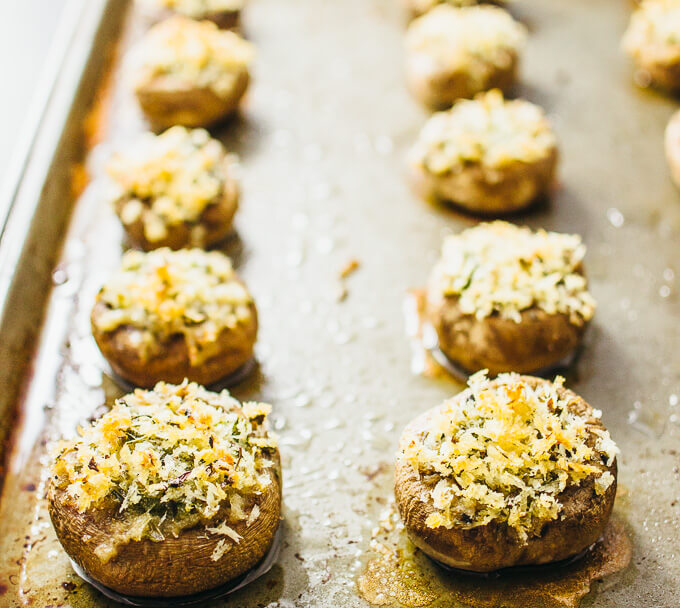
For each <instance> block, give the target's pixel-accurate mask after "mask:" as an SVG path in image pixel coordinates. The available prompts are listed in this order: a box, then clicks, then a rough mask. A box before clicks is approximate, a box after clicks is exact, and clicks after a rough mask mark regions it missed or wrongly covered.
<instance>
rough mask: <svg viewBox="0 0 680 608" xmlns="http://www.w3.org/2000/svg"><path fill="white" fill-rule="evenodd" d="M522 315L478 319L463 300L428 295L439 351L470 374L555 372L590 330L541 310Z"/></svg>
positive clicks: (433, 291) (432, 292) (434, 292)
mask: <svg viewBox="0 0 680 608" xmlns="http://www.w3.org/2000/svg"><path fill="white" fill-rule="evenodd" d="M520 316H521V320H520V322H519V323H517V322H516V321H514V320H513V319H507V318H505V317H502V316H500V315H499V314H497V313H494V314H492V315H490V316H488V317H484V318H483V319H478V318H477V317H476V316H475V315H471V314H467V313H463V312H462V311H461V310H460V306H459V305H458V298H457V297H455V296H445V295H444V294H442V293H441V290H438V289H435V288H432V287H431V288H430V289H429V290H428V294H427V317H428V319H429V321H430V323H432V326H433V327H434V329H435V331H436V332H437V337H438V339H439V348H440V350H441V351H442V352H443V353H444V354H445V355H446V356H447V357H448V358H449V359H451V360H452V361H453V362H454V363H456V364H457V365H459V366H460V367H462V368H463V369H464V370H466V371H468V372H476V371H478V370H480V369H488V370H489V373H490V374H491V375H496V374H499V373H502V372H510V371H516V372H519V373H528V372H535V371H538V370H543V369H545V368H549V367H551V366H554V365H556V364H558V363H559V362H561V361H562V360H563V359H565V358H566V357H568V356H569V355H571V354H572V353H573V352H574V350H576V348H577V347H578V346H579V344H580V343H581V340H582V339H583V334H584V333H585V330H586V328H587V326H588V324H587V322H583V323H582V324H581V325H576V324H574V323H572V322H571V320H570V319H569V315H567V314H562V313H556V314H550V313H547V312H545V311H544V310H542V309H541V308H539V307H537V306H533V307H532V308H529V309H527V310H523V311H522V312H521V313H520Z"/></svg>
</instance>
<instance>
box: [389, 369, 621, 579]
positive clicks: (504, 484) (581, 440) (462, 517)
mask: <svg viewBox="0 0 680 608" xmlns="http://www.w3.org/2000/svg"><path fill="white" fill-rule="evenodd" d="M600 415H601V413H600V412H599V411H597V410H593V409H592V408H591V407H590V405H588V404H587V403H586V402H585V401H584V400H583V399H581V398H580V397H579V396H578V395H576V394H575V393H573V392H572V391H569V390H567V389H566V388H564V386H563V380H562V379H561V378H557V379H556V380H555V382H550V381H548V380H543V379H540V378H533V377H527V376H519V375H517V374H514V373H513V374H502V375H501V376H498V377H497V378H496V379H495V380H489V379H488V378H487V377H486V375H485V373H484V372H479V373H477V374H475V375H474V376H473V377H471V378H470V381H469V386H468V388H467V390H465V391H463V392H462V393H460V394H459V395H457V396H456V397H453V398H452V399H449V400H448V401H445V402H444V403H443V404H442V405H441V406H439V407H436V408H434V409H432V410H429V411H427V412H425V413H424V414H422V415H421V416H419V417H418V418H416V419H415V420H414V421H412V422H411V423H410V424H409V425H408V426H407V427H406V430H405V431H404V433H403V435H402V438H401V442H400V448H399V453H398V455H397V461H396V474H395V494H396V499H397V504H398V507H399V512H400V514H401V517H402V519H403V521H404V524H405V527H406V530H407V532H408V534H409V536H410V538H411V539H412V541H413V542H414V543H415V545H416V546H418V547H419V548H420V549H421V550H422V551H423V552H425V553H426V554H427V555H429V556H430V557H432V558H433V559H435V560H437V561H439V562H441V563H443V564H445V565H447V566H450V567H453V568H457V569H461V570H469V571H474V572H491V571H494V570H499V569H502V568H508V567H513V566H527V565H539V564H548V563H551V562H558V561H562V560H565V559H568V558H571V557H574V556H577V555H579V554H580V553H581V552H583V551H584V550H586V549H587V548H588V547H590V546H591V545H592V544H593V543H595V542H596V541H597V540H598V539H599V538H600V536H601V535H602V533H603V531H604V529H605V526H606V524H607V522H608V520H609V517H610V515H611V512H612V508H613V504H614V498H615V495H616V476H617V466H616V456H617V453H618V449H617V447H616V444H615V443H614V441H613V440H612V439H611V437H610V435H609V432H608V431H607V430H606V429H605V428H604V426H603V425H602V423H601V421H600Z"/></svg>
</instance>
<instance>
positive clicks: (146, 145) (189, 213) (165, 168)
mask: <svg viewBox="0 0 680 608" xmlns="http://www.w3.org/2000/svg"><path fill="white" fill-rule="evenodd" d="M107 170H108V173H109V175H111V177H112V178H113V179H114V180H115V182H116V184H117V185H118V186H119V189H120V192H118V193H117V195H118V199H119V200H122V201H123V202H122V206H121V207H120V209H119V215H120V217H121V220H122V221H123V223H124V224H126V225H130V224H133V223H135V222H137V221H140V220H141V221H142V223H143V226H144V236H145V237H146V239H147V240H148V241H150V242H152V243H153V242H158V241H161V240H163V239H164V238H166V237H167V236H168V227H170V226H176V225H179V224H182V223H188V224H200V219H201V215H202V213H203V212H204V211H205V209H206V207H208V206H209V205H210V204H214V203H216V202H217V201H218V199H219V197H220V196H221V195H223V192H224V187H225V179H226V178H227V175H226V160H225V152H224V148H223V147H222V144H221V143H220V142H219V141H217V140H215V139H212V138H211V137H210V134H209V133H208V132H207V131H206V130H204V129H193V130H189V129H185V128H184V127H179V126H176V127H172V128H170V129H168V130H167V131H165V132H164V133H163V134H161V135H154V134H153V133H145V134H144V135H143V136H142V137H140V138H138V140H137V141H135V142H134V144H133V145H131V146H129V147H128V148H127V149H126V150H125V151H123V152H122V153H118V154H116V155H114V156H113V157H112V159H111V160H110V161H109V164H108V166H107ZM194 232H196V236H200V235H201V234H202V232H201V231H200V230H199V231H192V234H193V233H194ZM194 240H197V241H198V242H196V243H194V244H195V245H202V244H204V243H203V242H201V239H200V238H197V239H194Z"/></svg>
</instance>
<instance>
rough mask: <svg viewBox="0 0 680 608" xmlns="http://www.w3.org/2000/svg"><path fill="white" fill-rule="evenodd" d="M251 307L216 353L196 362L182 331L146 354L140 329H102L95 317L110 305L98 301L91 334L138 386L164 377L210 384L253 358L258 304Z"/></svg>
mask: <svg viewBox="0 0 680 608" xmlns="http://www.w3.org/2000/svg"><path fill="white" fill-rule="evenodd" d="M249 309H250V317H249V318H248V320H247V321H246V322H243V323H239V324H238V325H236V326H235V327H234V328H228V329H224V330H223V331H222V332H221V333H220V334H219V336H218V337H217V341H216V344H215V345H214V346H215V354H214V355H213V356H211V357H209V358H207V359H205V360H204V361H201V362H200V363H199V364H197V365H194V364H193V363H192V362H191V359H190V357H189V350H188V348H187V343H186V339H185V338H184V336H182V335H181V334H178V335H175V336H172V337H171V338H170V339H169V340H167V341H165V342H163V343H162V344H160V345H159V348H158V349H157V351H156V353H155V354H153V355H152V356H150V357H145V355H144V352H143V350H142V348H143V347H142V346H140V344H139V343H138V341H136V340H135V339H134V335H135V334H136V333H137V332H138V331H139V330H137V329H136V328H134V327H132V326H127V325H126V326H121V327H119V328H117V329H115V330H114V331H111V332H102V331H100V330H99V329H97V324H96V322H95V320H96V318H97V316H98V315H100V314H102V313H104V312H105V311H106V310H107V307H106V304H105V303H104V302H101V301H99V300H98V301H97V303H96V304H95V306H94V308H93V310H92V317H91V318H92V333H93V335H94V339H95V341H96V342H97V346H99V349H100V350H101V352H102V354H103V355H104V357H105V358H106V360H107V361H108V362H109V364H110V365H111V367H112V368H113V370H114V371H115V372H116V373H117V374H118V375H119V376H120V377H121V378H124V379H125V380H128V381H129V382H131V383H132V384H134V385H135V386H139V387H143V388H152V387H153V386H154V385H155V384H156V383H157V382H159V381H161V380H163V381H165V382H170V383H173V384H178V383H180V382H182V381H183V380H184V379H185V378H186V379H188V380H189V381H191V382H198V383H199V384H203V385H210V384H214V383H215V382H217V381H219V380H221V379H222V378H225V377H226V376H229V375H230V374H232V373H234V372H235V371H237V370H238V369H239V368H240V367H242V366H243V365H245V364H246V363H247V362H248V361H249V360H250V359H251V358H252V357H253V350H254V347H255V340H256V338H257V328H258V321H257V309H256V307H255V304H254V303H251V304H250V305H249Z"/></svg>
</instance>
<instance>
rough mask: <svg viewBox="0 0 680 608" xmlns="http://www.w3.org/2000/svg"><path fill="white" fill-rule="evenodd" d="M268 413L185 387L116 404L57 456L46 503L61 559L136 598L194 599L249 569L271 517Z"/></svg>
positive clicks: (274, 519)
mask: <svg viewBox="0 0 680 608" xmlns="http://www.w3.org/2000/svg"><path fill="white" fill-rule="evenodd" d="M270 409H271V408H270V406H268V405H265V404H261V403H246V404H241V403H239V402H238V401H236V400H235V399H233V398H232V397H231V396H230V395H229V393H228V392H227V391H223V392H222V393H219V394H218V393H212V392H209V391H207V390H206V389H204V388H203V387H201V386H199V385H197V384H193V383H191V384H190V383H188V382H184V383H182V384H180V385H171V384H165V383H159V384H158V385H157V386H156V387H155V388H154V390H152V391H143V390H136V391H135V392H134V393H132V394H129V395H126V396H125V397H123V398H121V399H119V400H118V401H117V402H116V403H115V405H114V406H113V408H112V409H111V410H110V411H109V412H107V413H106V414H104V415H103V416H102V417H101V418H99V419H98V420H96V421H94V422H93V423H92V424H90V425H89V426H87V427H85V428H80V429H79V436H78V437H77V438H75V439H71V440H63V441H61V442H59V443H58V444H57V445H56V446H55V459H54V463H53V465H52V475H51V477H50V481H49V485H48V494H47V497H48V503H49V512H50V517H51V519H52V523H53V525H54V528H55V530H56V533H57V536H58V538H59V541H60V542H61V544H62V546H63V547H64V550H65V551H66V553H67V554H68V555H69V557H70V558H71V559H72V560H73V561H74V562H75V563H76V565H77V566H78V567H79V568H80V569H82V571H83V572H84V573H85V574H86V575H87V576H89V577H90V578H91V579H93V580H94V581H96V582H97V583H99V584H101V585H103V586H104V587H107V588H109V589H111V590H113V591H115V592H117V593H120V594H124V595H129V596H140V597H176V596H186V595H192V594H195V593H199V592H203V591H206V590H209V589H213V588H215V587H218V586H221V585H223V584H225V583H228V582H229V581H232V580H233V579H236V578H237V577H239V576H240V575H242V574H244V573H245V572H247V571H249V570H250V569H252V568H253V567H254V566H255V565H256V564H258V562H260V560H262V558H263V557H264V556H265V554H266V553H267V552H268V550H269V549H270V547H271V545H272V541H273V539H274V536H275V533H276V530H277V528H278V526H279V520H280V514H281V473H280V458H279V452H278V448H277V442H276V439H275V438H274V437H273V436H270V434H269V433H268V430H267V414H268V413H269V411H270Z"/></svg>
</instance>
